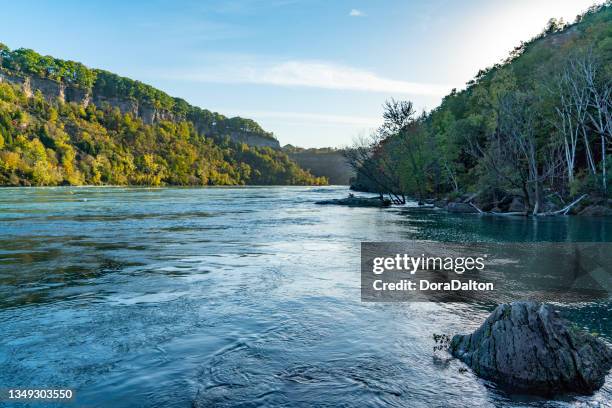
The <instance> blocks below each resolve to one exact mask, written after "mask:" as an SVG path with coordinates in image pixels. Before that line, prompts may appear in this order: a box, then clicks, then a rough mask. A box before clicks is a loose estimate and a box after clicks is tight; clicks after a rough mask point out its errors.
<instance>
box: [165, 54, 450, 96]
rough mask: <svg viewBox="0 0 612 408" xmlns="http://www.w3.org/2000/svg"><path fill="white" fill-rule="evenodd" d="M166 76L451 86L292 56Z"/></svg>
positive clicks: (404, 90)
mask: <svg viewBox="0 0 612 408" xmlns="http://www.w3.org/2000/svg"><path fill="white" fill-rule="evenodd" d="M162 76H163V77H164V78H165V79H174V80H187V81H194V82H213V83H231V84H260V85H274V86H281V87H310V88H322V89H334V90H348V91H365V92H379V93H386V94H408V95H429V96H443V95H446V94H447V93H448V92H449V91H450V90H451V89H452V86H447V85H439V84H428V83H419V82H409V81H402V80H396V79H390V78H385V77H382V76H380V75H378V74H376V73H374V72H370V71H367V70H363V69H359V68H353V67H349V66H344V65H338V64H334V63H330V62H323V61H299V60H289V61H283V62H277V63H268V62H263V63H262V62H257V61H245V60H240V61H225V63H224V64H222V65H221V66H217V67H209V68H203V69H201V70H191V71H188V72H184V71H183V72H180V71H178V72H174V73H168V72H167V71H166V72H165V73H164V74H162Z"/></svg>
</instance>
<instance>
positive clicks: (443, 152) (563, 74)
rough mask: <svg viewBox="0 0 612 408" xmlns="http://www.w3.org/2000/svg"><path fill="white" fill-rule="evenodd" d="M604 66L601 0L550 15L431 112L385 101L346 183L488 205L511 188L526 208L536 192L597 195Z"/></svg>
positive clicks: (603, 164)
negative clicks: (571, 15)
mask: <svg viewBox="0 0 612 408" xmlns="http://www.w3.org/2000/svg"><path fill="white" fill-rule="evenodd" d="M611 62H612V3H611V2H610V1H608V2H607V3H606V4H603V5H600V6H594V7H592V8H591V9H590V10H588V11H587V12H586V13H584V14H582V15H580V16H578V17H577V19H576V22H574V23H573V24H565V23H563V22H562V21H557V20H554V19H553V20H551V21H550V22H549V24H548V26H547V27H546V28H545V30H544V31H543V32H542V33H541V34H540V35H539V36H537V37H536V38H534V39H532V40H531V41H529V42H526V43H522V44H521V45H520V46H518V47H517V48H516V49H515V50H514V51H513V52H512V53H511V54H510V56H509V57H508V59H506V60H505V61H503V62H502V63H500V64H497V65H495V66H493V67H491V68H488V69H485V70H482V71H480V72H479V73H478V74H477V75H476V77H475V78H474V80H472V81H470V82H469V83H468V84H467V87H466V89H464V90H462V91H456V90H453V92H452V93H451V94H449V95H448V96H446V97H445V98H444V99H443V101H442V103H441V105H440V106H439V107H438V108H436V109H434V110H433V111H431V112H429V113H424V114H422V115H420V116H417V115H415V112H414V110H413V109H412V104H411V103H410V102H399V101H393V100H392V101H389V102H388V103H387V105H386V106H385V117H384V119H385V122H384V123H385V124H384V125H383V127H382V128H381V129H379V131H377V132H376V133H375V134H374V135H372V137H371V138H369V139H367V140H363V141H361V142H359V143H357V144H356V145H355V146H353V148H352V149H351V150H349V151H348V154H347V156H348V158H349V160H350V161H351V163H352V165H353V166H354V167H355V168H356V169H357V171H358V178H357V180H356V182H355V186H356V187H358V188H362V189H367V190H371V191H376V192H381V193H384V194H389V195H390V196H391V197H392V198H393V199H394V200H395V201H396V202H401V201H402V200H403V196H404V195H411V196H415V197H419V198H427V197H432V196H453V195H456V196H459V195H464V194H466V193H471V194H478V195H480V197H481V200H480V201H481V202H485V201H487V200H486V199H485V198H486V197H488V199H489V201H490V202H494V201H495V200H496V199H498V198H499V197H498V195H499V194H500V192H508V191H511V192H513V193H515V194H520V195H521V196H522V197H524V200H525V203H526V204H527V207H528V208H529V209H530V210H531V211H532V212H533V213H538V211H542V205H543V203H544V201H545V197H552V196H554V197H556V198H557V199H559V200H561V201H565V200H568V199H570V198H572V197H574V196H576V195H577V194H581V193H589V194H591V195H594V194H596V195H598V196H601V197H605V196H607V194H608V192H609V191H610V187H611V186H610V177H609V173H610V171H611V170H612V164H611V163H612V158H610V157H608V156H609V154H610V149H609V146H610V142H612V121H611V120H610V114H611V113H612V106H611V102H612V93H611V89H612V85H611V84H612V64H611ZM483 197H485V198H483ZM491 205H493V204H491Z"/></svg>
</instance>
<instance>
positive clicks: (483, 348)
mask: <svg viewBox="0 0 612 408" xmlns="http://www.w3.org/2000/svg"><path fill="white" fill-rule="evenodd" d="M449 351H450V352H451V354H452V355H453V356H455V357H457V358H459V359H460V360H461V361H463V362H464V363H466V364H467V365H468V366H470V367H471V368H472V370H474V372H475V373H476V374H478V375H479V376H480V377H482V378H485V379H488V380H492V381H494V382H496V383H498V384H500V385H502V386H505V387H508V388H509V389H510V390H512V391H514V392H526V393H535V394H543V395H551V394H556V393H563V392H575V393H580V394H591V393H592V392H594V391H595V390H597V389H599V388H600V387H601V386H602V385H603V384H604V381H605V376H606V374H607V372H608V371H609V370H610V368H611V366H612V351H611V350H610V348H608V346H607V345H606V344H605V343H604V342H602V341H601V340H599V339H597V338H595V337H593V336H591V335H589V334H586V333H584V332H582V331H580V330H578V329H575V328H573V327H572V326H571V325H570V323H569V322H567V321H566V320H564V319H562V318H560V317H559V316H558V315H557V313H556V312H555V310H554V309H553V308H552V307H551V306H550V305H546V304H540V303H535V302H515V303H512V304H503V305H499V306H498V307H497V308H496V309H495V310H494V311H493V313H491V315H490V316H489V317H488V318H487V320H486V321H485V322H484V323H483V324H482V326H480V328H478V329H477V330H476V331H475V332H474V333H472V334H468V335H455V336H454V337H453V339H452V341H451V344H450V347H449Z"/></svg>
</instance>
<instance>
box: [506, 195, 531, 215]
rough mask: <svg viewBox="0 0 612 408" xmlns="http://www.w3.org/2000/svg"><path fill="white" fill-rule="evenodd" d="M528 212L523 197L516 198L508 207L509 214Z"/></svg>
mask: <svg viewBox="0 0 612 408" xmlns="http://www.w3.org/2000/svg"><path fill="white" fill-rule="evenodd" d="M526 210H527V208H526V207H525V202H524V201H523V199H522V198H521V197H514V198H513V199H512V202H511V203H510V205H509V206H508V212H525V211H526Z"/></svg>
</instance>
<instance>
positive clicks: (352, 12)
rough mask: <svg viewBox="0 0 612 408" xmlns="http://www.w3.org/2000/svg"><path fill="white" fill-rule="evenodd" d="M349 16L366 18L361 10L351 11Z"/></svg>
mask: <svg viewBox="0 0 612 408" xmlns="http://www.w3.org/2000/svg"><path fill="white" fill-rule="evenodd" d="M348 15H349V16H351V17H365V13H364V12H363V11H361V10H357V9H351V11H349V14H348Z"/></svg>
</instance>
